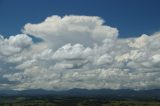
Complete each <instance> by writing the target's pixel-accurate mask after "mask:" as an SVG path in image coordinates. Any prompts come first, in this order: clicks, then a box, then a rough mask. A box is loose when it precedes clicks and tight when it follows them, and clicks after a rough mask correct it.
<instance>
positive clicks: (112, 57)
mask: <svg viewBox="0 0 160 106" xmlns="http://www.w3.org/2000/svg"><path fill="white" fill-rule="evenodd" d="M23 33H24V34H18V35H15V36H11V37H9V38H4V37H3V36H0V63H1V64H0V85H1V86H2V87H0V89H4V88H8V89H19V90H23V89H38V88H42V89H49V90H64V89H65V90H66V89H72V88H85V89H101V88H106V89H108V88H109V89H124V88H128V89H156V88H160V84H159V82H160V65H159V64H160V42H159V41H160V33H158V32H157V33H154V34H152V35H146V34H142V35H141V36H140V37H136V38H118V30H117V29H116V28H112V27H110V26H107V25H105V23H104V20H103V19H101V18H100V17H97V16H96V17H95V16H73V15H72V16H64V17H60V16H51V17H48V18H46V20H44V21H43V22H41V23H37V24H31V23H28V24H26V25H24V28H23ZM28 35H32V36H34V37H37V38H41V39H42V41H40V42H34V40H33V39H32V38H31V37H30V36H28Z"/></svg>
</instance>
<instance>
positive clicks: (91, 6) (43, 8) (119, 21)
mask: <svg viewBox="0 0 160 106" xmlns="http://www.w3.org/2000/svg"><path fill="white" fill-rule="evenodd" d="M159 4H160V1H159V0H100V1H99V0H69V1H66V0H61V1H59V0H38V1H37V0H0V15H1V16H0V34H3V35H5V36H10V35H14V34H17V33H20V32H21V28H22V27H23V25H24V24H26V23H28V22H31V23H38V22H41V21H43V20H44V19H45V18H46V17H48V16H52V15H59V16H64V15H87V16H99V17H101V18H103V19H104V20H105V22H106V24H107V25H110V26H113V27H117V28H118V29H119V30H120V36H119V37H130V36H140V35H141V34H143V33H146V34H151V33H153V32H155V31H157V30H160V26H159V25H160V21H159V19H160V13H159V10H160V7H159Z"/></svg>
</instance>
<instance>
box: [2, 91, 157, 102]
mask: <svg viewBox="0 0 160 106" xmlns="http://www.w3.org/2000/svg"><path fill="white" fill-rule="evenodd" d="M0 96H55V97H96V98H108V99H136V100H148V99H149V100H160V89H154V90H138V91H135V90H130V89H120V90H111V89H98V90H87V89H71V90H67V91H47V90H43V89H33V90H23V91H15V90H0Z"/></svg>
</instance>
